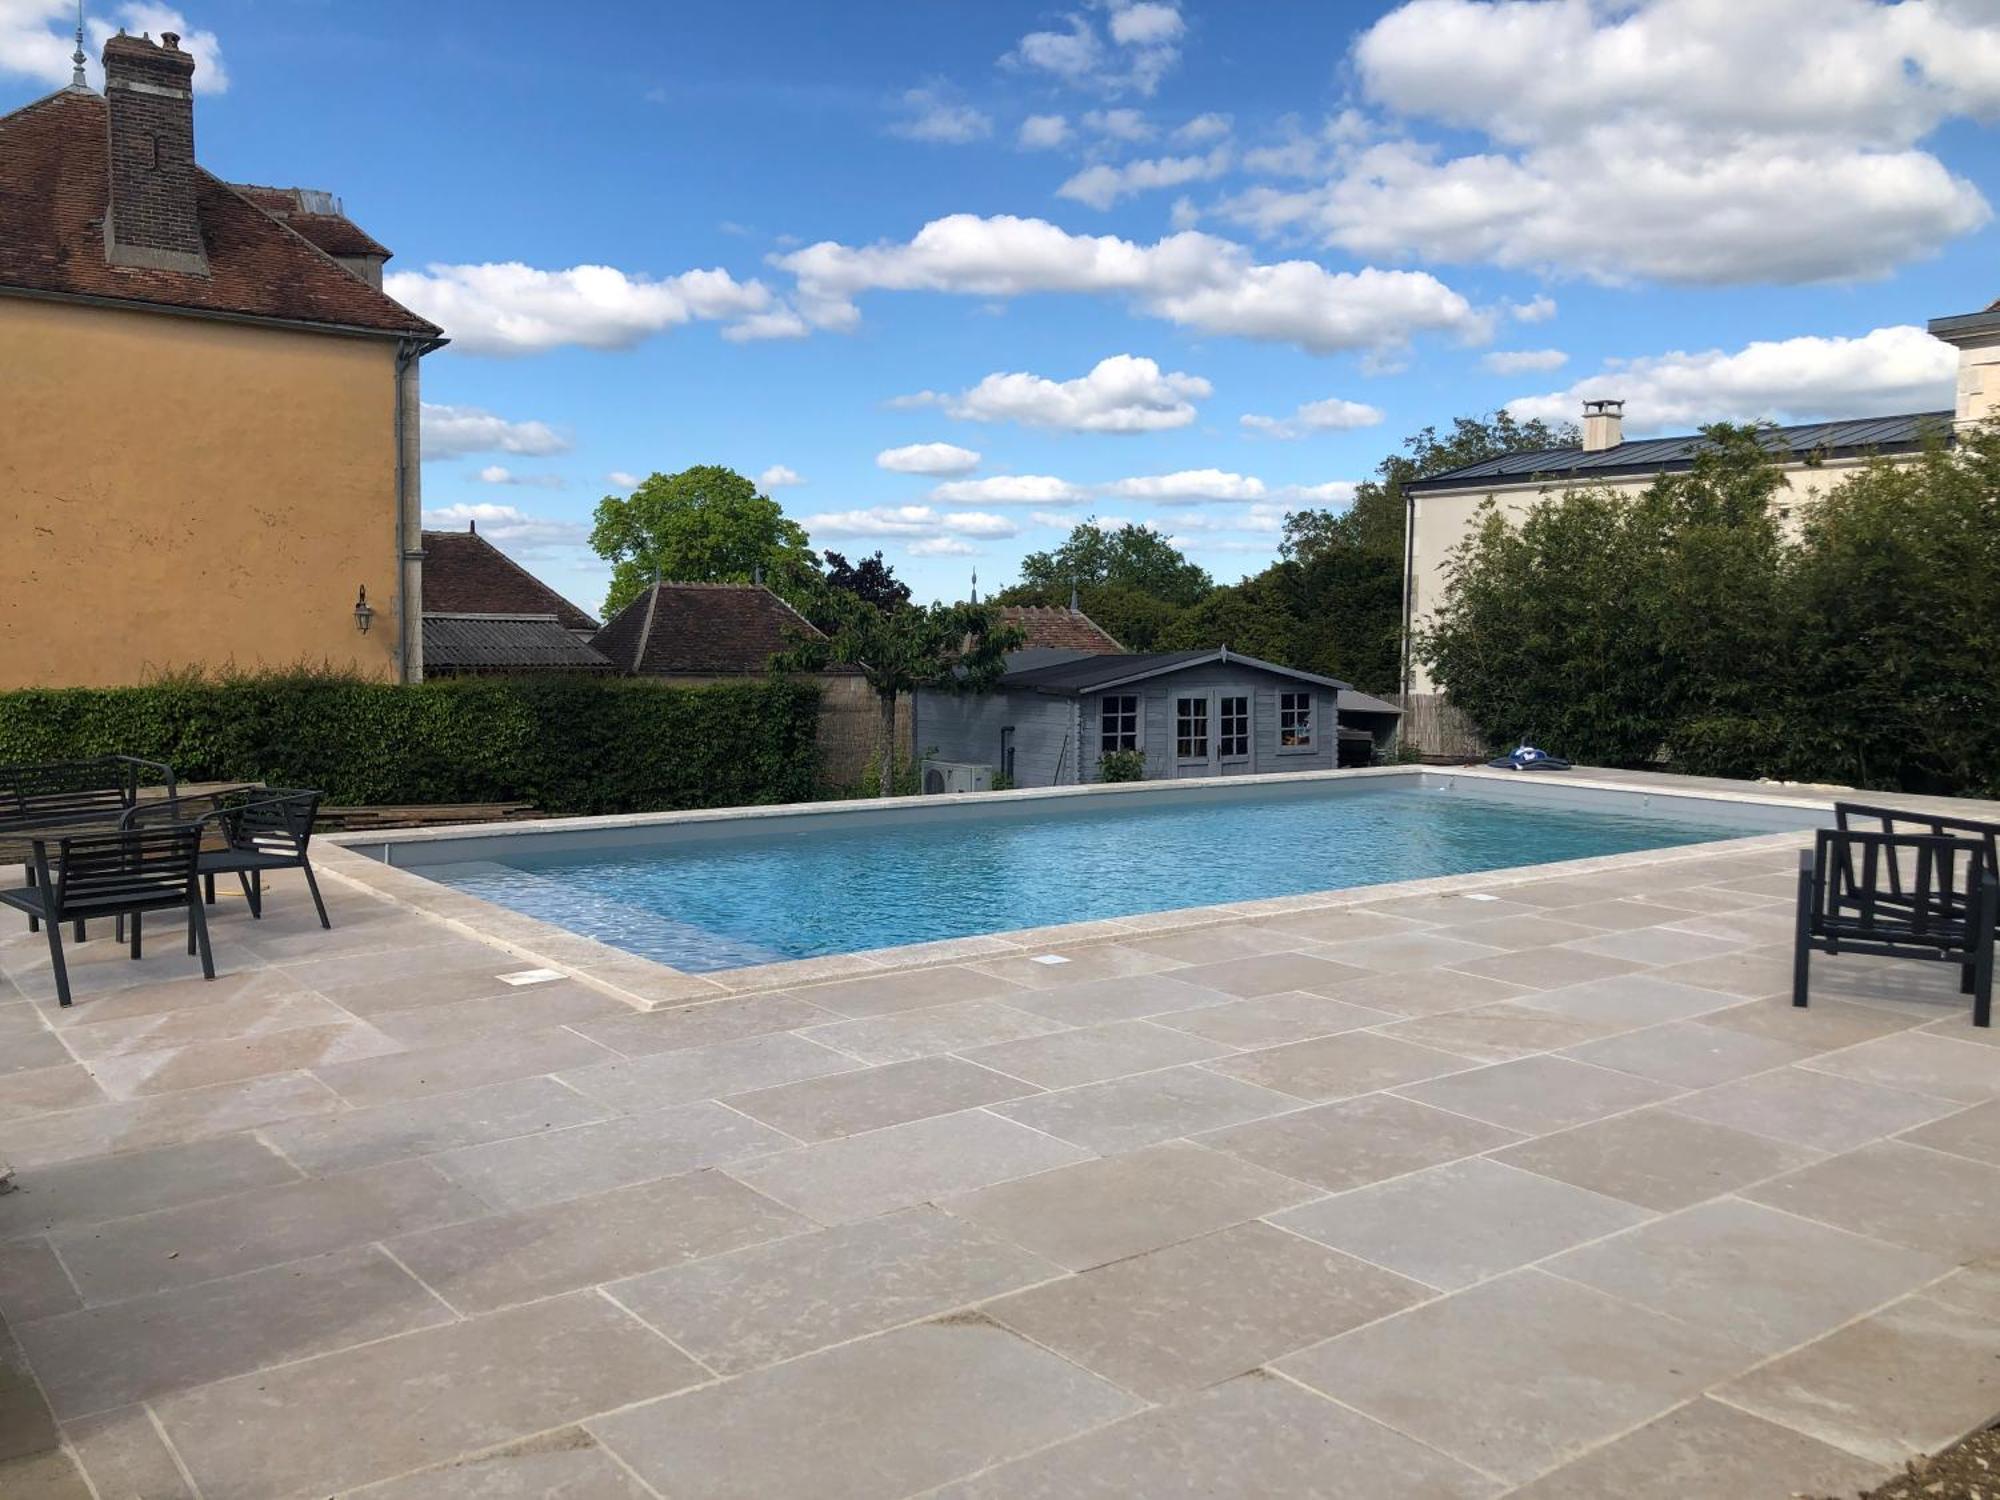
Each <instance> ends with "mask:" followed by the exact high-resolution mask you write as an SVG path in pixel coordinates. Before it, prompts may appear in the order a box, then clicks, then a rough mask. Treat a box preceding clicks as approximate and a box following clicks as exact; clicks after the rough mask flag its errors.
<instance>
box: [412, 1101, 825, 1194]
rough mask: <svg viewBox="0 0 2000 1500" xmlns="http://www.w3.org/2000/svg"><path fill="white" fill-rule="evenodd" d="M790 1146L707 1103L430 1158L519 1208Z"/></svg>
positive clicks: (786, 1139)
mask: <svg viewBox="0 0 2000 1500" xmlns="http://www.w3.org/2000/svg"><path fill="white" fill-rule="evenodd" d="M792 1145H793V1141H792V1138H791V1137H790V1136H787V1135H784V1134H781V1133H780V1132H778V1131H775V1130H772V1129H771V1128H770V1127H769V1126H766V1125H762V1124H759V1123H758V1122H757V1121H755V1120H752V1119H749V1118H747V1117H745V1116H744V1115H742V1114H740V1113H738V1112H737V1111H735V1110H733V1109H729V1108H726V1107H725V1106H723V1105H721V1104H717V1103H716V1102H715V1101H713V1100H709V1099H704V1100H699V1101H697V1102H696V1103H693V1104H676V1105H671V1106H669V1107H668V1108H666V1109H656V1110H648V1111H647V1112H646V1113H644V1114H640V1115H620V1116H617V1117H616V1118H613V1119H609V1120H602V1121H598V1122H596V1123H594V1124H589V1125H576V1126H572V1127H570V1128H569V1129H566V1130H544V1131H539V1132H537V1133H536V1134H534V1135H526V1136H517V1137H514V1138H513V1139H511V1140H501V1141H489V1142H487V1143H486V1144H484V1145H478V1146H466V1147H462V1148H461V1149H459V1150H456V1151H447V1152H444V1153H442V1154H441V1155H438V1156H433V1157H429V1158H426V1159H427V1160H428V1161H429V1162H430V1163H431V1164H432V1165H433V1166H435V1167H436V1168H437V1169H438V1170H439V1171H440V1172H442V1173H444V1174H445V1176H447V1177H449V1178H450V1179H451V1180H452V1181H453V1182H455V1183H457V1184H458V1185H459V1186H461V1187H463V1188H466V1189H468V1190H469V1191H471V1192H473V1193H475V1194H477V1195H478V1196H479V1197H480V1198H481V1199H482V1200H484V1201H485V1202H487V1203H489V1204H491V1205H492V1206H493V1207H494V1208H497V1209H515V1208H537V1207H540V1206H541V1205H543V1204H549V1203H560V1202H562V1201H563V1200H564V1199H566V1198H578V1197H581V1196H583V1195H584V1194H585V1193H598V1192H604V1191H606V1190H608V1189H610V1188H617V1187H629V1186H631V1185H632V1184H634V1183H639V1182H650V1181H652V1180H653V1179H655V1178H658V1177H672V1176H675V1175H677V1174H679V1173H682V1172H693V1171H697V1170H699V1169H701V1168H705V1167H719V1166H722V1165H724V1164H726V1163H729V1162H736V1161H743V1160H745V1159H747V1158H750V1157H754V1156H763V1155H766V1154H768V1153H770V1152H773V1151H783V1150H786V1149H788V1148H790V1147H791V1146H792Z"/></svg>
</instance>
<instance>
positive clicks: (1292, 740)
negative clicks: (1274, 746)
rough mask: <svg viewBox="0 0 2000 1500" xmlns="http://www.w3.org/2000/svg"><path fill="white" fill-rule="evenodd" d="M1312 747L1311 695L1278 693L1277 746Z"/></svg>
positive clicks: (1302, 748)
mask: <svg viewBox="0 0 2000 1500" xmlns="http://www.w3.org/2000/svg"><path fill="white" fill-rule="evenodd" d="M1312 747H1313V695H1312V694H1311V693H1280V694H1278V748H1279V749H1280V750H1310V749H1312Z"/></svg>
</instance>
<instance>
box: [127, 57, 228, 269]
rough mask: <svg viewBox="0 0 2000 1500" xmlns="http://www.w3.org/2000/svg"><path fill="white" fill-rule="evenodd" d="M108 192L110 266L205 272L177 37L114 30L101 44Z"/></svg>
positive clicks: (189, 64) (186, 64) (185, 67)
mask: <svg viewBox="0 0 2000 1500" xmlns="http://www.w3.org/2000/svg"><path fill="white" fill-rule="evenodd" d="M104 98H105V102H106V103H107V104H108V106H109V109H108V111H107V113H108V114H109V116H110V122H111V123H110V130H111V138H110V147H111V149H110V153H109V156H110V162H111V197H110V202H109V204H108V205H107V208H106V212H105V215H104V255H105V259H107V260H108V261H110V262H111V264H112V265H114V266H139V267H143V268H145V269H147V270H153V271H188V272H193V273H194V274H196V275H204V276H205V275H207V274H208V256H207V254H206V253H205V252H204V251H203V249H202V243H201V217H200V214H199V213H198V212H197V211H196V196H195V195H196V191H197V188H198V183H199V178H198V175H197V172H196V168H195V164H194V59H193V58H192V57H190V56H189V55H188V54H187V53H185V52H183V51H181V39H180V38H179V37H178V36H176V35H174V33H172V32H171V31H168V32H162V33H161V35H160V41H159V44H158V45H155V44H154V42H153V40H152V39H151V38H150V37H132V36H125V35H122V34H121V35H119V36H114V37H112V38H111V39H110V40H109V41H107V42H106V43H105V44H104Z"/></svg>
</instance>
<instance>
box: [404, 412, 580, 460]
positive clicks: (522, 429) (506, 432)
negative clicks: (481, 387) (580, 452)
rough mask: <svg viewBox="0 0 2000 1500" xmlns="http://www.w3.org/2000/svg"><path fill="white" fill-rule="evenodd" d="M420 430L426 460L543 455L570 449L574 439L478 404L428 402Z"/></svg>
mask: <svg viewBox="0 0 2000 1500" xmlns="http://www.w3.org/2000/svg"><path fill="white" fill-rule="evenodd" d="M417 430H418V435H419V437H420V439H421V441H422V444H423V450H424V459H425V461H426V462H428V461H429V460H431V459H434V458H459V457H462V456H463V455H465V454H467V453H513V454H518V455H520V456H522V457H527V458H543V457H546V456H548V455H549V454H551V453H567V452H568V451H569V448H570V440H569V439H568V438H567V437H565V436H564V435H563V434H562V433H560V432H557V431H556V430H555V428H553V427H551V426H549V424H548V423H546V422H532V421H530V422H510V421H508V420H507V418H505V417H498V416H495V415H494V414H493V413H492V412H490V411H487V410H485V409H484V408H482V407H477V406H451V405H446V404H443V403H438V402H431V401H426V402H424V403H423V404H422V406H421V408H420V409H419V412H418V418H417Z"/></svg>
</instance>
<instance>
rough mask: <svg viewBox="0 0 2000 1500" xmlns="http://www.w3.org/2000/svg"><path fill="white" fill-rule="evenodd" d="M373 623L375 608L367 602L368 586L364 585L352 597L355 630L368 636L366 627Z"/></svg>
mask: <svg viewBox="0 0 2000 1500" xmlns="http://www.w3.org/2000/svg"><path fill="white" fill-rule="evenodd" d="M374 623H375V608H374V606H373V605H371V604H370V603H369V602H368V585H367V584H365V583H364V584H362V585H361V588H360V591H359V592H358V593H356V594H355V596H354V624H355V628H356V629H358V630H359V631H360V632H361V633H362V634H363V635H366V634H368V627H369V626H370V625H373V624H374Z"/></svg>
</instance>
